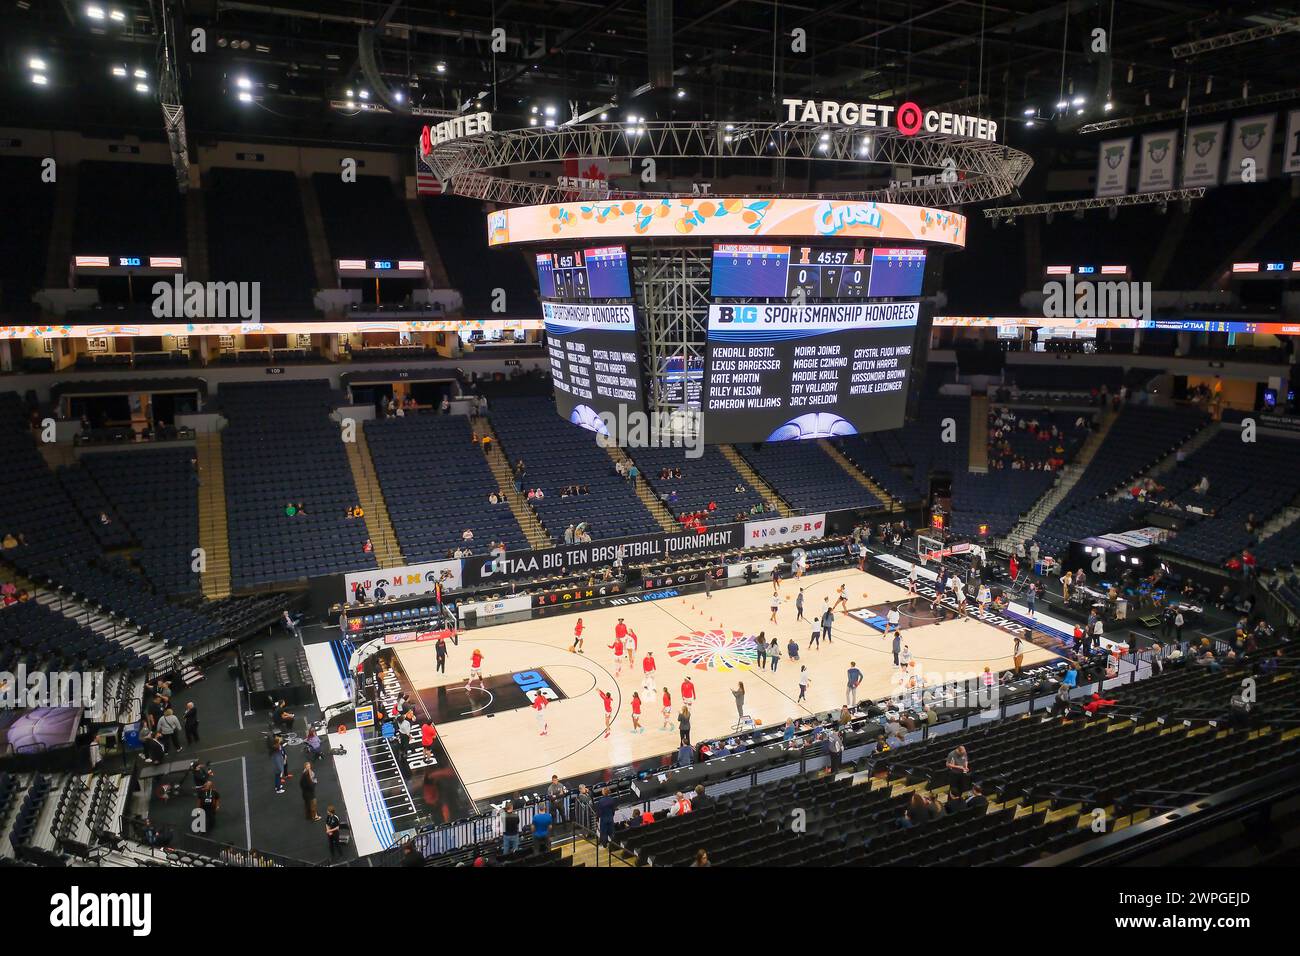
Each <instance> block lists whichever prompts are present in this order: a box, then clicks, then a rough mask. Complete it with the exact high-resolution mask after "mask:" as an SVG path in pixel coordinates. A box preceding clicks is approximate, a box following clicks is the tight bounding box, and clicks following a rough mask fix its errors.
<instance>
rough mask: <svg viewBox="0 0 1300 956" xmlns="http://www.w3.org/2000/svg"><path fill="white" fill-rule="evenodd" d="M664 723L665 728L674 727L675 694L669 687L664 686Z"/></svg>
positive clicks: (670, 728)
mask: <svg viewBox="0 0 1300 956" xmlns="http://www.w3.org/2000/svg"><path fill="white" fill-rule="evenodd" d="M663 706H664V725H663V728H662V729H663V730H672V729H673V695H672V694H670V693H668V688H667V687H665V688H664V698H663Z"/></svg>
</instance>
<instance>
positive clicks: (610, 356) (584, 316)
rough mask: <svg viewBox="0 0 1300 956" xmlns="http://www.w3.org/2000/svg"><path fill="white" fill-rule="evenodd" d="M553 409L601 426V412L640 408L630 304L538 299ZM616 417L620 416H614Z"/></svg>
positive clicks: (580, 422)
mask: <svg viewBox="0 0 1300 956" xmlns="http://www.w3.org/2000/svg"><path fill="white" fill-rule="evenodd" d="M542 318H543V319H544V320H545V323H546V348H547V353H548V357H549V358H550V363H551V380H552V383H553V385H554V390H555V407H556V411H558V412H559V413H560V415H561V416H562V417H564V418H565V419H567V420H568V421H570V422H572V423H573V424H575V425H581V426H582V427H583V428H588V429H590V430H592V431H600V430H602V428H603V427H604V426H603V423H602V421H601V419H600V415H601V413H602V412H604V413H609V414H612V415H614V416H615V418H618V410H619V408H620V406H621V407H624V408H626V409H627V410H628V411H638V412H643V411H645V394H644V390H643V388H642V385H641V362H640V357H639V350H638V341H637V339H638V337H637V332H636V314H635V312H634V310H633V308H632V306H631V305H630V304H624V305H597V304H571V305H570V304H564V303H559V302H543V303H542ZM619 420H620V421H621V420H622V419H619Z"/></svg>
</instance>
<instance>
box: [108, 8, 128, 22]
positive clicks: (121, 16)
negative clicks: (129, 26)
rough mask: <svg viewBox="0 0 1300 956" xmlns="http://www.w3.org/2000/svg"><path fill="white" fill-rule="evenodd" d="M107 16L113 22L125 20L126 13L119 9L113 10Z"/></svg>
mask: <svg viewBox="0 0 1300 956" xmlns="http://www.w3.org/2000/svg"><path fill="white" fill-rule="evenodd" d="M108 18H109V19H110V20H112V21H113V22H114V23H121V22H123V21H124V20H126V14H125V13H123V12H122V11H121V10H114V11H113V12H112V13H110V14H109V15H108Z"/></svg>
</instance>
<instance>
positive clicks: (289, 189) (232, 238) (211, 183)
mask: <svg viewBox="0 0 1300 956" xmlns="http://www.w3.org/2000/svg"><path fill="white" fill-rule="evenodd" d="M204 192H205V193H206V194H207V208H206V214H207V221H208V257H209V260H210V263H211V270H210V271H211V273H212V278H213V279H215V280H218V281H222V282H232V281H241V282H260V283H261V305H262V307H263V308H264V309H267V310H271V311H284V310H290V309H294V310H300V311H306V310H310V309H311V307H312V301H311V296H312V289H314V288H315V287H316V278H315V273H314V271H313V268H312V262H311V248H310V246H309V245H308V243H307V220H306V217H305V216H304V215H303V211H302V197H301V195H300V194H299V188H298V180H297V177H295V176H294V174H293V173H290V172H280V171H274V170H253V169H223V168H220V167H217V168H214V169H210V170H207V171H206V172H205V174H204Z"/></svg>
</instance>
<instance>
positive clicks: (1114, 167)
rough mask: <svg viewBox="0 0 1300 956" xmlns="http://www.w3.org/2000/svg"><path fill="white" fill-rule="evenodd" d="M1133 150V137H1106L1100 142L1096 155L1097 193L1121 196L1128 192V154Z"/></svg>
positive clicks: (1099, 194)
mask: <svg viewBox="0 0 1300 956" xmlns="http://www.w3.org/2000/svg"><path fill="white" fill-rule="evenodd" d="M1131 152H1133V137H1131V136H1130V137H1129V138H1128V139H1108V140H1106V141H1105V142H1104V143H1102V144H1101V147H1100V149H1099V152H1098V156H1097V195H1098V196H1123V195H1124V194H1125V193H1127V192H1128V166H1129V154H1130V153H1131Z"/></svg>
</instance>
